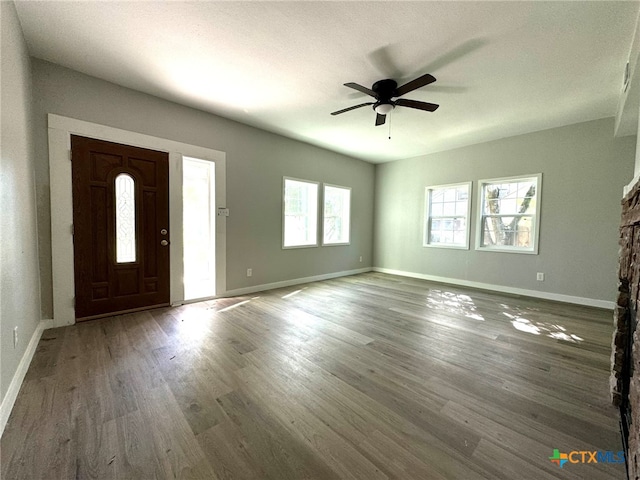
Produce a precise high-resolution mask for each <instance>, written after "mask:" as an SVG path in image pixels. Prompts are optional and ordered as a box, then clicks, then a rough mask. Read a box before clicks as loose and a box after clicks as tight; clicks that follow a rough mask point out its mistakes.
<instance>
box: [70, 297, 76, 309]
mask: <svg viewBox="0 0 640 480" xmlns="http://www.w3.org/2000/svg"><path fill="white" fill-rule="evenodd" d="M71 303H72V304H73V308H75V307H76V297H73V298H72V299H71Z"/></svg>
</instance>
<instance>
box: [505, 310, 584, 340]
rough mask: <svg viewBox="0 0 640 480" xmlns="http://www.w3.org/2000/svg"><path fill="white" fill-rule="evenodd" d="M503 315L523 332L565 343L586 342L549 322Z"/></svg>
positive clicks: (509, 314) (508, 314)
mask: <svg viewBox="0 0 640 480" xmlns="http://www.w3.org/2000/svg"><path fill="white" fill-rule="evenodd" d="M502 314H503V315H504V316H506V317H508V318H510V319H511V324H512V325H513V328H515V329H516V330H519V331H521V332H525V333H531V334H533V335H546V336H547V337H550V338H554V339H556V340H564V341H565V342H572V343H577V342H582V341H584V339H583V338H581V337H579V336H578V335H575V334H572V333H568V332H567V329H566V328H565V327H563V326H562V325H558V324H554V323H548V322H532V321H531V320H528V319H526V318H524V317H521V316H519V315H513V314H511V313H508V312H502Z"/></svg>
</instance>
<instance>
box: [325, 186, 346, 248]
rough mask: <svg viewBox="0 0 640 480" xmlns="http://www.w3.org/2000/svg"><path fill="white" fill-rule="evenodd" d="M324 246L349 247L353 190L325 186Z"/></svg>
mask: <svg viewBox="0 0 640 480" xmlns="http://www.w3.org/2000/svg"><path fill="white" fill-rule="evenodd" d="M323 199H324V209H323V215H322V216H323V229H322V244H323V245H347V244H348V243H349V241H350V222H351V189H350V188H346V187H338V186H335V185H326V184H325V185H324V195H323Z"/></svg>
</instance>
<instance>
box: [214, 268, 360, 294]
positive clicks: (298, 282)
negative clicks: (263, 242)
mask: <svg viewBox="0 0 640 480" xmlns="http://www.w3.org/2000/svg"><path fill="white" fill-rule="evenodd" d="M371 270H372V268H371V267H366V268H357V269H355V270H345V271H342V272H334V273H325V274H323V275H314V276H312V277H303V278H294V279H292V280H284V281H282V282H274V283H264V284H262V285H253V286H251V287H244V288H236V289H234V290H227V291H226V292H225V293H224V294H223V295H220V296H221V297H237V296H239V295H247V294H249V293H256V292H264V291H265V290H273V289H274V288H283V287H290V286H292V285H301V284H303V283H311V282H319V281H321V280H329V279H331V278H338V277H347V276H349V275H357V274H358V273H366V272H370V271H371Z"/></svg>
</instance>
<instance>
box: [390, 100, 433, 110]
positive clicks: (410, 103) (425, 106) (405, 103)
mask: <svg viewBox="0 0 640 480" xmlns="http://www.w3.org/2000/svg"><path fill="white" fill-rule="evenodd" d="M395 104H396V105H399V106H401V107H409V108H417V109H418V110H426V111H427V112H435V111H436V110H437V109H438V107H439V106H440V105H436V104H435V103H427V102H419V101H418V100H407V99H404V98H399V99H398V100H396V101H395Z"/></svg>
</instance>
